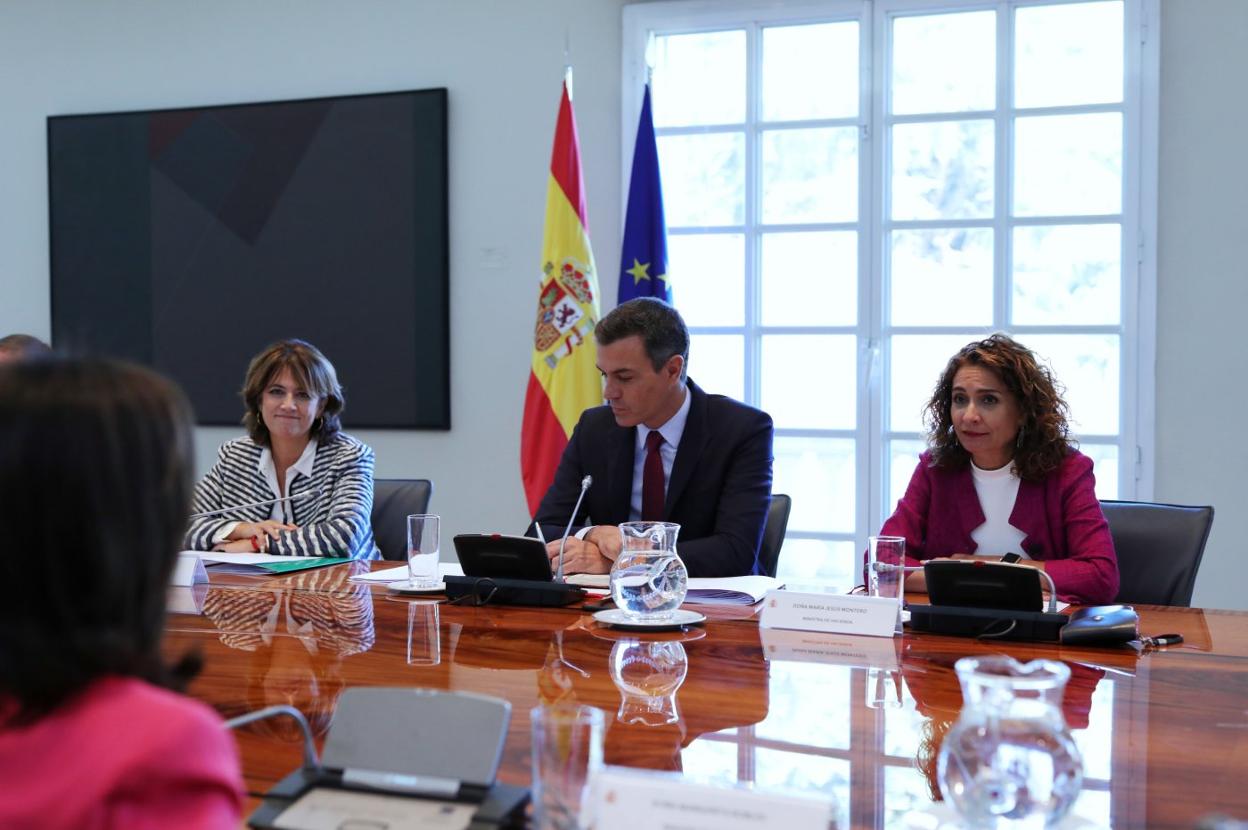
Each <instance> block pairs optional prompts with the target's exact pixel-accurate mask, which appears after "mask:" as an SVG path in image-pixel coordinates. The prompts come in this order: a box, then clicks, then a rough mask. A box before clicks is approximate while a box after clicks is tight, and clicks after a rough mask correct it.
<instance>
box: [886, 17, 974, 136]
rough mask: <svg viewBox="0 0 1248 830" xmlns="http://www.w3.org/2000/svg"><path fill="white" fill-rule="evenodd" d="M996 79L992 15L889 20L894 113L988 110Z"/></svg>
mask: <svg viewBox="0 0 1248 830" xmlns="http://www.w3.org/2000/svg"><path fill="white" fill-rule="evenodd" d="M996 77H997V16H996V13H995V12H991V11H981V12H969V13H961V14H938V15H925V16H922V17H898V18H896V19H895V20H894V21H893V89H892V102H893V107H892V111H893V112H894V113H898V114H909V113H919V112H966V111H967V110H990V109H992V108H993V106H994V104H995V102H996V98H997V96H996V84H997V81H996Z"/></svg>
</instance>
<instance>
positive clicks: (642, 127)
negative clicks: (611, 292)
mask: <svg viewBox="0 0 1248 830" xmlns="http://www.w3.org/2000/svg"><path fill="white" fill-rule="evenodd" d="M634 297H658V298H659V299H661V300H666V301H667V302H669V303H670V302H671V301H672V288H671V285H670V284H669V283H668V280H667V224H666V223H665V222H664V221H663V186H662V185H661V184H660V183H659V151H658V147H657V146H656V145H655V142H654V118H653V117H652V116H651V114H650V85H649V84H646V94H645V97H644V98H643V99H642V103H641V120H640V122H639V123H638V124H637V143H636V145H635V146H634V147H633V177H632V180H631V181H630V182H629V185H628V213H627V214H626V215H625V219H624V250H623V251H622V252H621V254H620V291H619V299H618V302H621V303H622V302H624V301H625V300H631V299H633V298H634Z"/></svg>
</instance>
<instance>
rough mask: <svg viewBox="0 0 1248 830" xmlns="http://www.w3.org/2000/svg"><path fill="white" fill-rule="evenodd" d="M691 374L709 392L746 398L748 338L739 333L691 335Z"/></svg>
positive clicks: (740, 399) (739, 398)
mask: <svg viewBox="0 0 1248 830" xmlns="http://www.w3.org/2000/svg"><path fill="white" fill-rule="evenodd" d="M689 377H691V378H693V379H694V380H696V381H697V382H698V386H701V387H702V388H703V389H704V390H705V391H707V392H710V393H712V394H715V395H727V396H728V397H730V398H736V399H737V400H739V401H743V400H745V339H744V338H743V337H741V335H739V334H691V335H689Z"/></svg>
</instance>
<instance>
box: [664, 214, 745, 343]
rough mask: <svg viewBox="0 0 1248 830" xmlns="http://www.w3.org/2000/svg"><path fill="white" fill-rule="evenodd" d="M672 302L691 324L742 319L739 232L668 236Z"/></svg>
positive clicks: (742, 273) (728, 323) (742, 270)
mask: <svg viewBox="0 0 1248 830" xmlns="http://www.w3.org/2000/svg"><path fill="white" fill-rule="evenodd" d="M667 256H668V266H667V267H668V272H669V273H670V275H671V280H672V283H671V284H672V300H673V304H674V305H675V306H676V308H678V309H679V310H680V313H681V316H683V317H684V318H685V323H686V324H687V325H690V326H739V325H741V324H743V323H744V322H745V238H744V237H743V236H741V234H739V233H732V234H725V233H716V234H695V235H686V234H671V235H669V236H668V237H667Z"/></svg>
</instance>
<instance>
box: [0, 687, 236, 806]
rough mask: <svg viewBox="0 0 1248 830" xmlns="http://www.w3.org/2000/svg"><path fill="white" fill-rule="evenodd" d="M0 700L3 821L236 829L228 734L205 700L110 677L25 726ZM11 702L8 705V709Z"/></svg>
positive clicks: (233, 757) (232, 759) (231, 742)
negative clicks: (11, 718)
mask: <svg viewBox="0 0 1248 830" xmlns="http://www.w3.org/2000/svg"><path fill="white" fill-rule="evenodd" d="M7 704H8V705H7V706H6V701H5V700H4V699H2V698H0V827H4V828H5V829H6V830H19V828H30V829H31V830H34V828H39V830H147V828H151V830H157V828H160V830H165V828H175V827H177V828H195V830H215V828H222V830H237V829H238V828H239V827H240V826H241V823H242V811H243V781H242V776H241V775H240V774H239V768H238V750H237V748H236V747H235V744H234V736H233V735H231V734H230V733H229V732H227V731H226V730H225V725H224V724H223V723H221V718H220V717H219V716H218V715H217V713H216V712H214V711H213V710H212V709H210V708H209V707H207V706H205V705H204V704H202V703H200V702H198V701H195V700H191V699H190V698H188V697H183V696H182V695H178V694H174V693H173V692H170V691H166V690H165V689H158V688H156V687H155V686H151V685H149V684H147V683H144V682H143V681H141V680H135V679H133V678H121V677H106V678H101V679H99V680H96V681H95V682H93V683H92V684H91V685H90V686H89V687H87V689H86V690H85V691H83V692H82V693H81V694H79V695H77V696H76V697H74V698H73V699H71V700H70V701H68V702H66V703H65V704H64V705H63V706H61V707H60V708H58V709H56V710H55V711H53V712H52V713H51V714H49V715H47V716H45V717H43V718H42V719H40V720H38V721H36V722H35V723H33V724H29V725H27V726H17V727H14V726H11V725H9V724H7V723H5V719H6V715H7V714H9V713H11V711H12V710H13V709H14V708H15V707H14V706H13V703H12V701H11V700H10V701H7ZM6 710H7V711H6Z"/></svg>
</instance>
